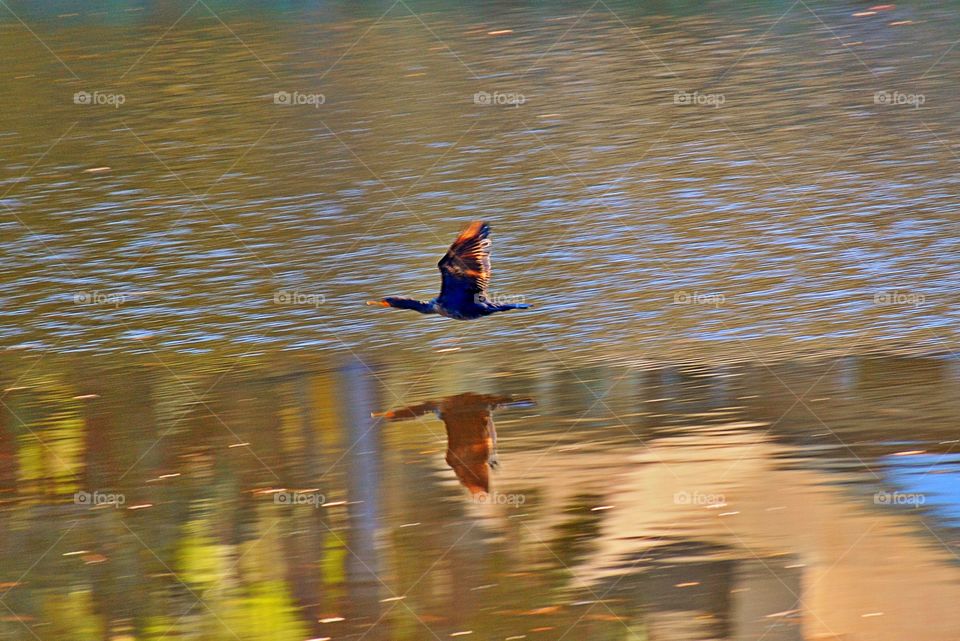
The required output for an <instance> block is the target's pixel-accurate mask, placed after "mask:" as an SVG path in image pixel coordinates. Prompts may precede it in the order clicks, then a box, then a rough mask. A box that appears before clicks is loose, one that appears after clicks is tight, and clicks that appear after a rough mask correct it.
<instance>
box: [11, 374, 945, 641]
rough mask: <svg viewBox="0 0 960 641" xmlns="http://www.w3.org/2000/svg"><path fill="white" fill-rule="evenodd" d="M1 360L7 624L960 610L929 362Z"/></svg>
mask: <svg viewBox="0 0 960 641" xmlns="http://www.w3.org/2000/svg"><path fill="white" fill-rule="evenodd" d="M461 358H466V357H461ZM7 365H8V366H7V368H6V369H5V372H6V373H5V377H4V378H5V384H4V389H5V391H4V393H3V399H2V400H3V403H4V405H5V407H3V412H2V413H0V417H2V423H0V493H2V494H0V497H2V503H0V520H2V521H3V522H2V524H0V585H2V591H3V592H2V594H3V597H2V599H0V605H3V606H4V607H3V610H4V612H3V614H2V616H0V630H2V635H3V638H10V639H17V640H18V641H19V640H20V639H24V640H25V639H35V638H39V639H42V640H44V641H46V640H47V639H50V640H55V639H63V638H113V639H137V640H140V639H144V640H145V639H161V638H179V637H187V636H189V637H190V638H198V639H229V638H240V639H244V640H246V639H250V640H256V639H264V640H265V639H272V640H276V639H290V640H298V641H305V640H306V639H311V638H324V637H330V638H332V639H351V638H353V639H357V638H361V637H362V638H364V639H384V640H386V639H390V640H394V639H410V640H415V639H416V640H419V639H424V638H433V635H436V636H437V637H439V638H448V637H449V635H451V634H456V633H466V632H470V631H472V636H473V637H474V638H484V639H487V638H490V639H497V638H507V637H511V636H514V637H517V636H523V635H526V638H531V639H555V640H556V639H561V638H566V639H570V638H589V639H611V640H612V639H648V638H649V639H671V640H673V639H676V640H680V639H706V638H710V639H760V638H763V639H765V640H769V639H774V640H778V639H831V638H837V639H840V638H842V639H871V640H881V641H882V640H890V641H894V640H902V639H904V638H910V639H918V640H923V639H929V640H931V641H934V640H937V641H942V640H943V639H948V638H953V637H955V636H956V635H957V634H958V632H960V615H958V614H957V613H956V611H955V609H954V608H952V607H951V606H952V604H953V603H956V601H957V599H958V597H960V565H958V564H957V556H956V553H957V550H958V545H960V536H958V530H957V529H956V523H957V515H958V513H960V498H958V496H960V495H958V489H957V487H958V486H957V479H958V472H960V458H958V457H957V456H955V455H953V454H951V451H952V449H953V448H954V447H955V445H956V444H957V433H956V421H957V418H958V417H960V407H958V403H960V401H958V399H960V394H957V391H958V378H957V371H956V366H955V364H954V363H953V362H952V361H950V360H946V359H934V358H927V359H920V358H915V359H909V358H901V357H871V358H867V357H863V358H845V359H840V360H831V361H824V362H804V363H801V362H795V363H784V364H781V365H776V366H772V367H770V368H767V367H764V366H761V365H742V366H740V365H738V366H722V367H708V366H684V367H678V366H659V367H648V368H636V369H624V368H616V367H576V368H573V369H571V370H558V369H557V368H554V367H551V366H550V365H549V362H548V363H547V364H545V365H544V366H542V367H540V368H512V367H509V366H501V367H500V368H499V369H497V371H495V372H494V373H493V374H492V375H490V376H482V377H478V376H471V377H469V379H465V378H463V377H462V376H461V377H452V376H450V375H449V370H448V371H447V372H446V373H437V374H430V373H428V374H426V376H424V374H423V372H422V371H417V370H415V369H411V367H410V366H409V365H382V366H371V367H368V366H367V365H365V364H364V363H362V362H360V361H356V360H347V361H344V362H334V363H326V364H324V363H313V364H311V365H305V364H298V365H296V366H293V365H291V364H290V363H288V364H287V365H278V364H271V363H266V362H262V363H261V362H251V363H241V364H240V365H237V364H236V363H234V364H233V367H232V369H231V368H230V367H229V366H228V365H224V366H223V367H217V366H214V365H212V364H207V365H204V366H200V365H199V364H195V365H194V366H193V367H187V366H186V365H184V364H177V365H172V366H171V367H170V368H167V367H164V366H158V365H157V364H156V363H155V362H154V363H150V362H148V361H144V362H143V363H141V364H136V365H134V364H126V365H124V366H122V367H121V366H112V365H110V364H106V363H96V362H91V361H86V360H84V359H81V358H79V357H78V358H63V359H61V358H54V357H50V358H49V359H45V360H43V361H29V360H17V361H11V362H9V363H8V364H7ZM451 367H453V366H451ZM463 371H474V372H475V371H477V368H476V367H471V368H468V369H464V370H463ZM891 372H898V375H896V376H893V375H892V374H891ZM418 376H420V377H421V379H420V380H419V381H418V380H417V377H418ZM466 381H469V382H466ZM457 387H460V390H459V391H457V390H456V389H455V388H457ZM791 390H793V391H791ZM794 392H795V393H796V395H795V394H794ZM798 397H799V398H800V399H801V400H799V401H798ZM533 398H535V399H536V401H537V403H536V405H535V406H534V405H533V404H532V403H530V402H527V399H533ZM423 399H437V400H435V401H429V402H428V401H424V400H423ZM389 407H392V408H401V409H394V410H392V417H391V418H392V419H393V420H385V419H386V418H387V417H383V416H376V414H378V413H380V412H383V411H384V409H383V408H389ZM495 408H496V409H495ZM494 411H496V414H497V429H496V431H494V429H493V427H492V413H493V412H494ZM433 412H437V413H438V415H434V413H433ZM441 428H444V429H441ZM445 432H446V433H445ZM495 435H496V436H495ZM494 440H495V443H496V450H495V451H496V457H497V459H498V460H499V465H498V466H496V468H495V469H492V470H489V463H490V460H491V457H492V456H493V454H494V448H493V445H494ZM457 458H460V459H462V461H463V463H464V465H463V466H462V467H459V468H458V465H456V464H452V463H451V460H453V461H456V460H457ZM451 466H452V467H453V470H451V469H450V468H451ZM478 469H483V470H485V471H484V473H487V470H489V474H488V476H486V477H484V476H481V475H480V474H479V473H477V470H478ZM484 483H488V486H487V487H486V488H483V489H484V492H483V494H487V493H489V495H490V496H512V497H522V501H513V502H509V503H508V502H505V501H504V502H498V501H495V500H494V501H489V500H488V501H478V500H476V496H477V494H479V493H480V492H479V490H480V489H481V487H480V486H482V485H483V484H484ZM465 636H466V635H465Z"/></svg>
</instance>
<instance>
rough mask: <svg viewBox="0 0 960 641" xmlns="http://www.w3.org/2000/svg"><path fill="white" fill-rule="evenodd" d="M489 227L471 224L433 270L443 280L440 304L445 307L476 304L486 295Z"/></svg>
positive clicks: (488, 279)
mask: <svg viewBox="0 0 960 641" xmlns="http://www.w3.org/2000/svg"><path fill="white" fill-rule="evenodd" d="M489 235H490V225H488V224H487V223H485V222H483V221H480V220H478V221H475V222H472V223H470V225H469V226H468V227H467V228H466V229H464V230H463V231H462V232H461V233H460V235H459V236H457V239H456V240H455V241H453V244H452V245H450V249H448V250H447V253H446V254H444V256H443V258H441V259H440V262H439V263H437V267H439V268H440V276H441V278H442V279H443V280H442V283H441V285H440V301H441V302H442V303H444V304H448V305H453V306H455V305H457V304H458V303H469V302H476V301H477V299H478V298H480V297H483V298H484V299H485V298H486V296H487V285H488V284H489V282H490V245H491V242H490V239H489V238H488V236H489Z"/></svg>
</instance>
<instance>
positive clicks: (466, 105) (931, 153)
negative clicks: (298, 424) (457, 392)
mask: <svg viewBox="0 0 960 641" xmlns="http://www.w3.org/2000/svg"><path fill="white" fill-rule="evenodd" d="M672 6H673V5H663V6H659V5H653V6H651V7H649V8H648V9H647V10H638V9H636V8H633V7H631V6H630V5H626V4H610V5H609V6H607V5H606V4H595V5H594V6H593V7H592V8H591V7H590V6H589V5H582V4H576V3H561V4H556V5H552V6H549V7H548V6H539V5H536V6H533V5H529V6H527V5H516V6H515V5H512V4H510V5H491V6H489V7H487V8H486V9H480V8H469V7H462V8H452V7H446V6H444V5H439V4H430V3H424V4H420V3H411V4H407V3H398V4H395V5H393V6H392V8H391V6H390V5H389V4H387V5H380V4H376V5H374V4H362V5H357V4H352V3H351V4H347V5H324V6H322V7H308V6H302V7H301V6H298V5H292V4H290V5H288V4H285V3H273V4H271V5H270V8H266V7H263V6H259V5H253V4H244V5H230V4H226V3H221V4H207V3H196V4H193V5H192V6H191V4H190V3H189V2H184V3H171V4H163V5H155V4H152V3H145V4H141V3H134V2H131V3H113V4H110V5H104V6H88V5H87V4H85V3H55V4H53V5H50V6H49V7H48V8H47V9H46V10H43V9H40V8H38V7H36V6H33V5H29V4H26V3H13V4H11V8H12V10H13V11H15V12H16V13H17V14H18V15H19V16H20V17H21V18H22V19H23V20H24V22H26V23H27V24H28V25H31V26H32V29H33V31H34V33H35V34H36V37H34V35H32V34H31V33H30V31H28V30H27V29H26V28H24V26H23V25H22V24H21V23H20V22H19V21H17V20H16V19H14V17H13V16H12V15H9V14H8V15H5V16H3V18H2V20H3V22H2V23H0V24H2V29H3V35H4V37H3V39H2V42H0V47H3V48H4V51H3V53H4V60H6V61H7V63H6V64H5V65H4V67H5V68H4V71H3V74H4V84H5V85H6V87H7V90H6V91H5V92H4V93H3V95H2V96H0V113H2V127H3V135H2V136H0V147H2V152H3V154H4V157H5V158H6V160H7V162H6V163H5V167H4V168H3V170H2V171H3V174H2V176H3V178H2V183H0V188H2V191H0V193H3V192H6V193H4V195H3V198H2V202H3V204H4V207H3V208H2V209H0V214H2V219H0V225H2V234H3V238H4V242H3V249H2V255H0V283H2V287H3V290H4V293H5V296H4V301H3V307H2V308H0V339H2V341H3V342H4V343H5V344H6V345H8V346H12V345H28V346H36V347H47V348H49V347H54V346H56V347H58V348H61V349H66V348H71V349H83V348H87V349H91V348H96V349H108V348H109V349H117V348H120V349H133V348H136V347H138V346H139V347H147V348H150V349H158V348H162V349H178V350H197V349H201V350H204V349H212V348H224V347H225V346H235V347H236V346H240V348H241V349H244V350H247V349H261V348H267V347H270V346H283V347H290V346H300V347H304V346H310V347H315V346H316V347H343V346H349V347H350V348H351V349H357V348H374V347H387V346H394V345H398V344H400V345H403V346H406V347H416V346H419V345H421V344H423V342H424V341H436V340H440V339H442V338H446V337H449V336H450V335H451V334H456V335H462V334H464V333H467V332H469V333H470V336H471V339H472V340H473V341H475V342H476V343H478V344H481V345H493V344H504V343H513V344H518V345H522V344H529V343H531V342H536V343H543V344H545V345H547V346H549V347H550V348H552V349H567V350H569V351H580V350H582V348H583V347H584V346H590V349H591V350H594V349H595V350H599V351H603V352H606V353H608V354H614V353H615V354H618V355H623V354H628V355H630V356H632V357H635V358H640V357H644V356H648V355H652V356H657V357H665V358H670V357H673V356H675V355H676V354H677V353H678V352H680V351H684V350H686V351H687V352H689V353H691V354H702V353H703V352H710V351H714V350H717V351H723V352H725V353H728V354H729V353H731V352H732V353H742V352H743V350H744V349H745V348H744V345H743V343H741V342H739V341H747V342H748V343H749V345H750V348H749V349H751V350H754V351H755V352H756V353H758V354H769V353H770V352H771V351H776V352H778V353H792V352H795V351H797V350H808V349H811V348H825V347H829V346H833V347H840V348H846V347H847V346H848V345H849V344H850V342H851V341H852V340H856V341H858V342H859V343H860V344H862V345H866V346H870V345H875V344H878V343H883V342H889V341H896V342H898V343H902V344H905V345H912V346H921V347H923V348H930V347H937V348H942V347H952V346H954V345H956V337H955V334H954V331H953V326H954V325H955V324H956V320H957V316H956V305H955V303H956V295H955V291H956V289H957V285H958V276H957V273H958V270H957V269H956V263H957V261H956V256H957V249H958V248H957V238H958V236H957V234H956V222H957V221H956V213H955V194H956V181H957V178H956V171H955V166H956V158H955V153H954V151H953V149H952V147H951V145H952V143H951V139H950V136H951V135H952V132H953V131H955V130H956V128H957V124H958V120H957V118H958V116H957V113H958V110H957V109H956V107H957V104H956V99H955V91H954V89H955V87H954V84H955V83H954V82H953V79H954V77H955V75H956V72H957V71H958V67H957V65H958V64H960V63H958V62H957V60H958V58H957V56H956V55H953V53H951V52H949V51H948V48H949V47H950V45H951V44H952V43H953V41H954V40H955V34H956V31H957V27H958V19H957V15H956V12H955V11H953V10H952V9H950V8H949V7H946V6H933V5H928V6H925V7H914V6H898V7H896V8H894V9H889V8H888V9H884V10H879V11H874V12H873V13H874V14H875V15H866V16H855V15H853V14H855V13H858V12H862V11H864V10H865V7H864V5H863V4H862V3H832V4H829V5H820V4H804V3H800V4H795V5H793V6H792V8H791V6H790V5H789V4H786V3H764V4H762V5H751V6H750V7H735V6H728V5H725V4H721V3H713V4H711V5H710V8H709V12H707V11H706V10H705V9H701V8H694V7H692V6H688V7H686V8H683V9H681V8H680V7H681V6H685V5H677V7H676V8H670V7H672ZM388 9H389V11H388ZM588 9H589V11H588ZM788 9H789V11H788ZM867 13H869V12H867ZM778 18H780V19H779V21H778ZM38 39H40V40H42V42H43V43H45V44H46V46H48V47H49V48H50V50H51V51H52V52H53V53H51V51H47V50H46V48H45V47H44V45H43V44H41V42H40V41H39V40H38ZM54 54H55V55H56V57H55V56H54ZM944 54H945V55H944ZM941 56H942V58H941ZM57 57H59V59H60V60H61V61H62V64H61V62H58V60H57ZM938 59H939V60H938ZM281 91H286V92H290V93H291V94H292V92H300V93H302V94H310V95H313V94H322V95H323V98H324V100H325V101H324V103H323V104H322V105H315V106H311V105H310V104H304V105H299V106H294V105H282V104H275V103H274V94H275V93H276V92H281ZM878 91H880V92H889V93H890V95H891V96H893V92H899V94H902V95H905V96H908V97H909V96H911V95H917V94H920V95H922V96H923V99H924V102H923V104H922V105H921V106H920V107H919V108H913V107H911V106H910V105H889V104H876V102H875V94H876V92H878ZM75 92H88V93H90V94H91V95H92V94H93V92H100V94H101V97H100V98H93V99H92V100H109V98H110V96H111V95H115V94H119V95H121V96H123V100H124V102H123V104H122V105H119V106H117V107H113V106H111V105H109V104H105V105H96V104H94V105H82V104H81V105H78V104H74V101H73V96H74V94H75ZM477 92H487V93H488V94H490V96H491V101H494V100H495V99H494V98H493V97H492V96H493V94H494V93H495V92H499V93H500V94H511V93H513V94H519V96H522V100H523V104H520V105H516V106H502V105H501V106H497V105H483V104H475V102H474V96H475V94H476V93H477ZM678 92H681V93H678ZM693 92H699V93H698V94H696V95H694V93H693ZM711 96H712V97H713V98H712V101H713V103H714V104H715V103H717V102H718V101H719V100H722V104H721V105H720V106H719V107H712V106H709V105H705V104H704V105H699V104H697V103H698V102H704V101H709V100H711V98H710V97H711ZM891 99H892V100H893V98H891ZM496 100H500V99H499V98H497V99H496ZM684 101H687V102H692V103H694V104H691V105H686V104H676V103H677V102H680V103H683V102H684ZM517 102H519V99H518V100H517ZM477 218H484V219H489V220H490V221H491V222H492V224H493V228H494V240H495V255H494V268H495V277H494V281H493V290H495V291H496V292H497V293H498V294H503V295H522V296H524V297H526V299H527V301H528V302H530V303H532V304H534V305H535V306H536V307H535V310H533V311H528V312H526V313H523V314H511V315H509V316H506V315H505V316H501V317H499V318H497V319H496V322H492V321H491V322H484V323H478V324H472V325H470V326H469V327H463V326H459V325H456V324H454V325H453V326H451V324H450V323H449V322H446V321H444V320H440V319H435V318H420V317H412V315H410V314H404V313H401V312H392V311H391V312H387V311H384V310H371V309H369V308H365V307H364V306H363V305H362V303H363V302H364V301H365V300H367V299H369V298H372V297H380V296H383V295H387V294H407V295H413V296H418V297H429V296H431V295H432V294H434V293H435V291H436V289H437V287H438V278H437V273H436V270H435V267H434V265H435V263H436V260H437V259H438V258H439V256H440V255H441V254H442V253H443V251H444V249H445V248H446V245H447V244H449V242H450V241H451V240H452V238H453V236H454V235H455V234H456V233H457V231H459V229H460V228H461V227H462V226H463V225H464V224H465V222H466V221H469V220H471V219H477ZM284 292H286V293H288V294H290V295H289V296H288V297H287V298H285V297H284ZM294 293H296V296H294ZM288 299H293V300H297V301H299V303H294V304H288V303H285V302H284V301H285V300H288ZM320 300H323V301H324V302H323V303H322V304H315V303H316V302H317V301H320ZM77 301H79V303H78V302H77ZM277 301H279V302H277Z"/></svg>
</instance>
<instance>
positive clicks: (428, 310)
mask: <svg viewBox="0 0 960 641" xmlns="http://www.w3.org/2000/svg"><path fill="white" fill-rule="evenodd" d="M384 300H386V302H387V303H388V304H389V305H390V307H396V308H397V309H412V310H413V311H415V312H420V313H421V314H436V313H437V309H436V305H435V304H434V301H432V300H431V301H422V300H415V299H413V298H399V297H391V298H386V299H384Z"/></svg>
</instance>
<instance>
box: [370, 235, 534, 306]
mask: <svg viewBox="0 0 960 641" xmlns="http://www.w3.org/2000/svg"><path fill="white" fill-rule="evenodd" d="M489 235H490V225H488V224H487V223H485V222H482V221H476V222H473V223H470V225H469V226H468V227H467V228H466V229H465V230H463V232H461V233H460V235H459V236H457V239H456V240H455V241H453V244H452V245H450V249H448V250H447V253H446V254H444V256H443V258H441V259H440V262H439V263H437V267H438V268H439V269H440V276H441V284H440V295H439V296H437V297H436V298H434V299H432V300H429V301H421V300H415V299H412V298H402V297H399V296H388V297H386V298H384V299H383V300H381V301H376V302H371V303H369V304H374V305H382V306H384V307H395V308H397V309H410V310H413V311H416V312H420V313H421V314H439V315H440V316H446V317H447V318H453V319H456V320H474V319H477V318H481V317H483V316H489V315H490V314H495V313H497V312H505V311H507V310H510V309H526V308H527V307H529V305H524V304H518V303H507V304H502V305H500V304H496V303H491V302H490V300H489V298H488V296H487V284H488V283H489V281H490V239H489V238H488V236H489Z"/></svg>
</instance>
